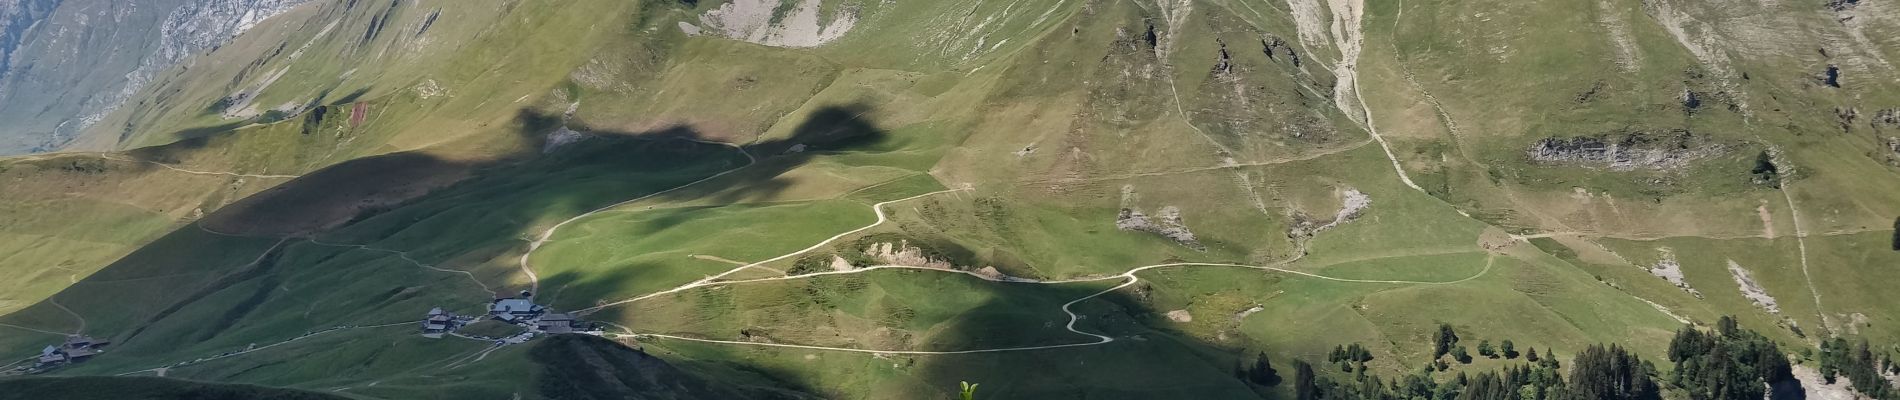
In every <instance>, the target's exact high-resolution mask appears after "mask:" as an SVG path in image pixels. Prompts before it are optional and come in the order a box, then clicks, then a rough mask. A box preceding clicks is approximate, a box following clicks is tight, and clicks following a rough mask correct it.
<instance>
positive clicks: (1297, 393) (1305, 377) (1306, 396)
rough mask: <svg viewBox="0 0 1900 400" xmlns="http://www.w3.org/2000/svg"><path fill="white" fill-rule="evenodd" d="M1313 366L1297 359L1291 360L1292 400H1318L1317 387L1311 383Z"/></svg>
mask: <svg viewBox="0 0 1900 400" xmlns="http://www.w3.org/2000/svg"><path fill="white" fill-rule="evenodd" d="M1314 378H1315V377H1314V375H1313V366H1312V365H1309V364H1307V363H1306V361H1301V360H1298V359H1295V360H1293V399H1294V400H1318V399H1319V387H1318V386H1317V385H1315V382H1313V379H1314Z"/></svg>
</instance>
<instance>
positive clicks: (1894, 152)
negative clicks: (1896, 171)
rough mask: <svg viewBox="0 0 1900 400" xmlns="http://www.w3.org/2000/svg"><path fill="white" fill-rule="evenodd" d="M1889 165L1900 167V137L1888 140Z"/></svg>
mask: <svg viewBox="0 0 1900 400" xmlns="http://www.w3.org/2000/svg"><path fill="white" fill-rule="evenodd" d="M1887 165H1892V166H1895V167H1900V137H1889V138H1887Z"/></svg>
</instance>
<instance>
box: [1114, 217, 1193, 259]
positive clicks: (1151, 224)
mask: <svg viewBox="0 0 1900 400" xmlns="http://www.w3.org/2000/svg"><path fill="white" fill-rule="evenodd" d="M1115 229H1120V230H1124V231H1137V232H1148V233H1153V234H1157V235H1161V236H1162V237H1166V238H1168V239H1170V240H1174V242H1175V243H1180V244H1181V245H1182V246H1187V247H1188V248H1190V249H1195V250H1207V246H1205V245H1202V244H1201V241H1200V240H1197V239H1195V238H1194V232H1193V231H1189V230H1188V228H1187V223H1186V222H1184V221H1182V219H1181V208H1180V207H1175V206H1167V207H1162V208H1161V213H1160V214H1158V215H1156V216H1154V217H1149V216H1148V215H1147V214H1143V213H1142V212H1141V210H1138V209H1133V208H1123V209H1122V210H1121V213H1120V214H1119V215H1116V216H1115Z"/></svg>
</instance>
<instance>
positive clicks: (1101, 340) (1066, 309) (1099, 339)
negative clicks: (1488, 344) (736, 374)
mask: <svg viewBox="0 0 1900 400" xmlns="http://www.w3.org/2000/svg"><path fill="white" fill-rule="evenodd" d="M1496 260H1497V257H1495V256H1492V257H1488V258H1486V259H1485V263H1484V269H1482V270H1479V271H1478V273H1476V274H1472V275H1471V276H1469V277H1465V278H1463V279H1458V280H1454V281H1445V282H1426V281H1407V280H1378V279H1351V278H1337V277H1330V276H1325V275H1319V274H1313V273H1308V272H1303V271H1295V270H1290V269H1285V268H1279V267H1270V266H1259V265H1245V264H1223V263H1194V262H1183V263H1168V264H1155V265H1149V266H1143V267H1140V268H1135V269H1132V270H1129V271H1128V272H1124V273H1122V274H1120V275H1114V276H1107V277H1099V278H1078V279H1066V280H1055V281H1029V280H998V279H995V278H992V277H988V276H984V275H979V274H977V273H974V272H969V271H961V270H946V269H938V268H925V267H910V266H901V265H880V266H874V267H866V268H860V269H854V270H850V271H834V272H821V273H814V274H807V275H798V276H788V277H779V278H763V279H750V280H743V281H728V282H716V283H696V284H688V285H687V286H681V287H680V288H675V289H674V290H668V291H664V292H658V293H654V294H649V295H646V296H641V297H637V298H634V299H630V300H624V301H621V302H617V303H614V304H608V305H603V306H602V307H608V306H613V305H619V304H626V303H630V302H634V301H639V300H641V299H647V298H652V297H654V296H658V295H662V294H667V293H674V292H678V291H680V290H686V289H691V288H694V287H706V286H719V285H734V284H744V283H756V282H769V281H783V280H792V279H803V278H811V277H817V276H825V275H844V274H855V273H863V272H870V271H875V270H880V269H914V270H923V271H936V272H948V273H958V274H964V275H970V276H975V277H977V278H981V279H985V280H992V281H998V282H1007V283H1018V284H1043V285H1048V284H1063V283H1076V282H1094V281H1104V280H1110V279H1125V280H1126V282H1122V284H1120V285H1115V287H1112V288H1108V289H1107V290H1103V291H1100V292H1095V294H1091V295H1088V296H1083V297H1082V298H1078V299H1075V300H1070V301H1069V302H1068V303H1063V304H1062V313H1064V314H1068V315H1069V323H1068V324H1067V325H1065V326H1064V327H1065V328H1067V329H1068V330H1069V332H1073V333H1075V334H1078V335H1083V336H1089V337H1093V338H1095V341H1092V342H1080V343H1065V344H1053V345H1043V346H1021V347H1002V348H990V349H973V350H950V351H923V350H872V349H854V348H846V347H826V346H807V345H795V344H779V343H758V342H742V341H732V340H713V339H700V338H690V337H684V336H674V335H664V334H654V333H623V334H615V337H622V338H627V337H631V338H662V339H673V340H684V341H693V342H702V343H719V344H732V345H746V346H764V347H782V348H797V349H810V350H828V351H843V352H854V353H871V354H922V355H948V354H976V353H999V352H1010V351H1029V350H1046V349H1059V348H1066V347H1081V346H1094V345H1102V344H1108V343H1113V342H1114V341H1115V338H1114V337H1111V336H1107V335H1102V334H1097V333H1090V332H1084V331H1082V330H1079V329H1076V328H1075V324H1076V322H1079V321H1081V319H1082V316H1081V315H1078V314H1076V313H1075V311H1074V310H1073V309H1072V308H1071V307H1073V306H1075V304H1076V303H1081V302H1083V301H1087V300H1089V299H1093V298H1096V297H1100V296H1101V295H1104V294H1108V293H1110V292H1114V291H1116V290H1121V289H1122V288H1126V287H1128V286H1129V285H1133V284H1135V283H1136V282H1140V281H1141V278H1140V277H1138V276H1136V275H1135V274H1137V273H1140V272H1142V271H1146V270H1150V269H1156V268H1169V267H1229V268H1247V269H1258V270H1265V271H1272V272H1280V273H1287V274H1293V275H1299V276H1304V277H1308V278H1315V279H1324V280H1330V281H1336V282H1349V283H1371V284H1413V285H1450V284H1457V283H1463V282H1467V281H1470V280H1473V279H1477V278H1479V277H1482V276H1484V275H1485V274H1486V273H1489V272H1491V266H1492V265H1494V264H1495V263H1496ZM592 310H594V311H597V310H598V307H597V308H595V309H592ZM590 312H591V311H590ZM623 329H624V328H623Z"/></svg>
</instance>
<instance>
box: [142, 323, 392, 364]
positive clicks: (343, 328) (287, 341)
mask: <svg viewBox="0 0 1900 400" xmlns="http://www.w3.org/2000/svg"><path fill="white" fill-rule="evenodd" d="M421 323H422V321H421V320H416V321H403V322H392V323H387V324H380V325H341V326H335V327H330V328H329V329H324V330H320V331H315V332H310V333H305V334H303V335H300V336H297V337H294V338H290V339H284V340H281V341H277V342H272V343H270V344H266V345H262V346H251V347H248V348H245V349H244V350H238V351H233V352H228V353H221V354H218V355H215V356H210V357H202V358H198V359H194V360H188V361H180V362H177V363H172V364H166V365H165V366H162V367H153V368H146V369H141V370H137V371H131V372H124V373H119V374H118V375H116V376H127V375H133V374H140V373H146V372H157V371H160V370H169V369H172V368H177V367H183V366H187V365H192V364H198V363H202V362H206V361H212V360H220V359H225V358H231V357H237V356H241V355H245V354H250V353H253V352H257V351H262V350H265V349H269V348H272V347H277V346H282V345H285V344H290V343H292V342H296V341H299V340H304V339H309V338H313V337H317V336H322V335H325V334H329V333H334V332H341V331H347V330H354V329H375V328H388V327H392V326H402V325H419V324H421Z"/></svg>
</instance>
